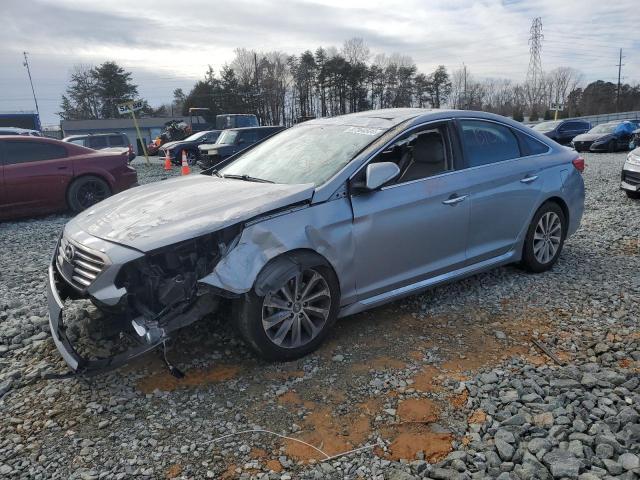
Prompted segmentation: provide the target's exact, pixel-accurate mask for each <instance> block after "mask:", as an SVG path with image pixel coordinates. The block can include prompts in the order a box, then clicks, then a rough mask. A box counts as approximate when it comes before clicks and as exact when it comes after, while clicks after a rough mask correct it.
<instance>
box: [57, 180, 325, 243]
mask: <svg viewBox="0 0 640 480" xmlns="http://www.w3.org/2000/svg"><path fill="white" fill-rule="evenodd" d="M123 193H125V195H123V194H118V195H114V196H113V197H110V198H108V199H106V200H104V201H102V202H100V203H99V204H97V205H95V206H94V207H92V208H90V209H89V210H87V211H85V212H82V213H80V214H79V215H78V216H77V217H75V218H73V219H72V220H71V221H70V222H69V224H68V225H69V226H70V227H71V228H74V229H78V230H83V231H85V232H87V233H89V234H91V235H95V236H96V237H99V238H102V239H103V240H107V241H109V242H114V243H118V244H121V245H125V246H128V247H131V248H135V249H136V250H139V251H141V252H149V251H151V250H155V249H157V248H159V247H163V246H166V245H171V244H174V243H178V242H180V241H183V240H188V239H191V238H194V237H197V236H200V235H204V234H206V233H211V232H215V231H217V230H220V229H222V228H224V227H227V226H230V225H234V224H237V223H239V222H242V221H245V220H249V219H251V218H253V217H255V216H257V215H260V214H263V213H266V212H270V211H273V210H276V209H278V208H282V207H286V206H288V205H291V204H294V203H298V202H304V201H307V200H310V199H311V197H312V195H313V185H283V184H277V185H276V184H270V183H255V182H246V181H242V180H232V179H223V178H218V177H209V176H206V175H192V176H188V177H183V178H178V179H175V180H166V181H163V182H156V183H151V184H148V185H144V186H141V187H137V188H135V189H133V190H131V191H127V192H123Z"/></svg>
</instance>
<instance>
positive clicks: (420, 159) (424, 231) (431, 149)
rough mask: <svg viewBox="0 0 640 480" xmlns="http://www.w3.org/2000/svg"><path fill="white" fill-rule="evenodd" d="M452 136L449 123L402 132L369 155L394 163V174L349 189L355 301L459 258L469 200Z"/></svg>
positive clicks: (462, 257) (445, 266)
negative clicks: (371, 185)
mask: <svg viewBox="0 0 640 480" xmlns="http://www.w3.org/2000/svg"><path fill="white" fill-rule="evenodd" d="M451 139H452V136H451V130H450V125H449V123H448V122H445V123H442V122H441V123H439V124H435V125H434V124H431V125H428V126H425V127H422V128H420V129H417V130H414V131H412V132H410V133H408V134H405V135H403V137H401V138H400V139H399V140H398V141H397V142H395V143H394V144H393V145H392V146H391V147H390V148H388V149H386V150H385V151H384V152H383V153H381V154H380V155H379V156H378V157H377V158H374V159H373V160H372V161H373V162H376V161H394V162H396V163H398V165H399V167H400V175H399V176H398V178H397V179H396V180H395V181H394V182H392V183H391V184H388V185H386V186H383V187H382V188H381V189H379V190H376V191H372V192H364V193H362V192H360V193H352V196H351V205H352V208H353V217H354V227H353V228H354V230H353V231H354V240H355V247H356V249H355V271H356V288H357V291H358V298H359V299H360V300H362V299H366V298H368V297H372V296H374V295H377V294H380V293H383V292H386V291H389V290H393V289H395V288H399V287H402V286H406V285H410V284H412V283H415V282H418V281H420V280H422V279H425V278H428V277H430V276H435V275H438V274H440V273H444V272H446V271H450V270H453V269H456V268H459V267H461V266H462V265H463V264H464V262H465V246H466V234H467V224H468V220H469V203H470V202H469V199H468V198H467V197H468V192H467V191H466V190H465V189H464V180H463V178H462V177H461V174H462V173H463V172H458V171H456V170H455V165H456V163H457V162H456V159H455V158H454V157H455V155H454V153H453V152H454V151H458V150H457V148H452V140H451ZM364 171H365V170H364V169H363V170H361V172H362V173H364ZM360 180H361V179H360ZM357 181H359V180H358V178H357V177H356V178H355V179H354V182H352V185H354V184H355V183H356V182H357Z"/></svg>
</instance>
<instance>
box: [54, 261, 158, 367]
mask: <svg viewBox="0 0 640 480" xmlns="http://www.w3.org/2000/svg"><path fill="white" fill-rule="evenodd" d="M61 282H63V280H62V279H61V278H60V277H59V275H58V272H57V270H56V266H55V260H52V262H51V263H50V264H49V279H48V282H47V304H48V309H49V328H50V329H51V337H52V338H53V343H55V345H56V348H57V349H58V351H59V352H60V355H61V356H62V358H63V359H64V361H65V362H66V363H67V365H68V366H69V368H70V369H71V370H72V372H73V373H75V374H84V375H95V374H97V373H101V372H105V371H107V370H112V369H115V368H118V367H120V366H122V365H124V364H125V363H127V362H129V361H130V360H132V359H133V358H135V357H138V356H140V355H142V354H144V353H146V352H148V351H150V350H153V349H154V348H156V347H157V346H158V345H160V344H161V343H162V342H163V341H165V340H166V338H161V339H159V340H158V341H156V342H154V343H151V344H142V345H140V346H138V347H135V348H132V349H129V350H127V351H125V352H123V353H120V354H117V355H114V356H111V357H107V358H98V359H95V360H91V359H88V358H85V357H83V356H81V355H80V354H79V353H78V352H77V351H76V349H75V348H74V347H73V345H72V344H71V342H70V341H69V338H68V337H67V334H66V332H65V325H64V321H63V316H62V311H63V309H64V303H63V300H64V299H65V298H66V296H65V295H64V294H63V293H62V292H61V291H60V290H59V287H58V285H61Z"/></svg>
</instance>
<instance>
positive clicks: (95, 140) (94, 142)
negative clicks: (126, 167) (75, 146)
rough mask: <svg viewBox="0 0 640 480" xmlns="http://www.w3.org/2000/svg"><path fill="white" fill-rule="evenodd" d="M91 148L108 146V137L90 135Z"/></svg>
mask: <svg viewBox="0 0 640 480" xmlns="http://www.w3.org/2000/svg"><path fill="white" fill-rule="evenodd" d="M89 148H95V149H99V148H107V137H89Z"/></svg>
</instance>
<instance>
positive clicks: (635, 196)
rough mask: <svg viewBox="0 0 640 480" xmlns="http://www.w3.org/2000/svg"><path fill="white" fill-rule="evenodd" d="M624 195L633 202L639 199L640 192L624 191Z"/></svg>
mask: <svg viewBox="0 0 640 480" xmlns="http://www.w3.org/2000/svg"><path fill="white" fill-rule="evenodd" d="M624 193H626V194H627V197H629V198H632V199H633V200H638V199H640V192H632V191H631V190H625V191H624Z"/></svg>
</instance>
